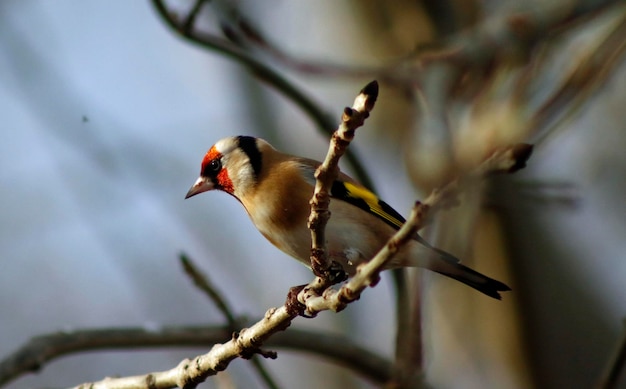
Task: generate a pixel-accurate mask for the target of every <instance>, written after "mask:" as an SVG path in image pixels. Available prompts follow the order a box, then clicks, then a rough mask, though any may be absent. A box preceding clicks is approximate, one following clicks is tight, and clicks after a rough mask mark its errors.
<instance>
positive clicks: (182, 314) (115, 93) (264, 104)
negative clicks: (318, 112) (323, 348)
mask: <svg viewBox="0 0 626 389" xmlns="http://www.w3.org/2000/svg"><path fill="white" fill-rule="evenodd" d="M518 3H519V4H518ZM565 3H567V4H569V5H570V6H571V5H572V4H577V2H575V1H569V2H565ZM570 3H571V4H570ZM580 3H583V2H582V1H581V2H580ZM587 3H589V4H592V5H590V6H589V8H590V9H591V8H593V7H594V6H593V4H594V2H587ZM167 4H168V6H169V7H172V9H174V10H176V11H177V12H179V13H180V14H181V15H184V14H185V12H187V11H188V10H189V9H190V8H191V7H192V6H193V2H191V1H182V0H179V1H172V2H169V3H167ZM540 4H541V2H515V1H508V2H492V1H467V2H465V1H442V2H437V1H409V0H403V1H398V2H385V1H374V0H371V1H365V2H357V1H348V0H346V1H340V2H337V1H329V0H324V1H315V2H288V1H284V0H283V1H281V0H268V1H264V2H262V3H260V2H254V1H239V2H234V1H233V2H231V1H213V2H210V3H207V4H206V5H205V6H204V7H203V9H202V12H200V14H199V16H198V26H199V27H198V28H200V29H202V30H203V31H206V32H207V33H214V34H217V35H219V34H221V31H220V26H222V27H223V29H224V30H227V31H230V33H231V38H232V37H234V38H237V37H238V35H237V34H238V33H241V32H240V31H238V30H237V29H236V27H237V25H238V24H237V23H239V22H240V21H241V20H247V21H249V22H251V23H253V24H254V26H255V28H257V29H258V31H259V32H261V33H262V34H263V38H264V40H265V41H264V42H262V43H263V44H259V42H258V41H257V42H255V41H254V40H251V41H249V42H246V41H245V39H246V36H239V38H240V42H241V44H242V46H243V47H246V44H248V45H249V46H248V47H249V48H250V51H251V52H253V53H255V55H257V56H258V57H259V58H262V59H264V60H265V61H267V63H270V64H272V65H273V66H275V67H276V69H277V71H278V73H279V74H281V75H283V76H285V77H286V78H287V79H288V81H289V82H290V83H292V85H294V86H295V87H297V88H298V89H300V90H302V91H304V92H305V93H306V94H307V95H308V96H310V97H311V98H312V99H313V101H315V102H317V104H319V106H320V107H321V108H322V109H323V110H324V112H326V113H328V115H330V117H332V118H335V121H336V122H338V121H339V118H340V113H341V111H342V109H343V107H344V106H346V105H351V104H352V101H353V99H354V97H355V95H356V94H357V92H358V91H359V89H360V88H361V87H362V86H364V85H365V84H366V83H367V82H369V81H370V80H372V79H374V78H378V79H379V81H380V82H381V90H380V95H379V100H378V103H377V106H376V108H375V110H374V111H373V113H372V117H371V119H370V120H368V121H367V122H366V125H365V127H364V128H362V129H360V130H359V133H358V135H357V137H356V140H355V141H354V142H353V144H352V146H351V150H352V151H353V152H354V153H355V155H356V156H357V158H358V159H359V160H360V161H361V163H362V164H363V165H364V166H365V168H366V171H367V172H368V174H369V176H370V177H371V179H372V182H373V184H374V186H375V188H374V189H375V190H376V192H377V193H378V194H379V195H380V196H381V197H382V198H383V199H385V201H387V202H388V203H390V204H391V205H392V206H394V207H395V208H396V209H397V210H398V211H400V212H401V213H403V214H405V215H406V214H408V211H409V209H410V207H411V205H412V203H413V201H414V200H415V199H416V198H423V197H425V196H426V195H427V194H428V193H429V191H430V190H431V189H433V188H434V187H437V186H438V185H441V184H442V183H444V182H445V181H446V180H448V179H449V178H450V177H453V176H455V175H457V174H459V173H462V172H465V171H467V170H468V169H470V168H471V167H472V166H475V165H476V163H477V161H480V160H481V159H482V158H484V157H485V156H486V155H487V154H488V153H489V151H490V150H493V148H495V147H498V146H501V145H506V144H511V143H514V142H522V141H523V142H532V143H536V147H535V153H534V155H533V156H532V158H531V159H530V161H529V163H528V168H527V169H525V170H523V171H521V172H520V173H519V174H516V175H514V176H510V177H509V176H507V177H498V178H496V179H494V180H490V181H489V182H488V183H485V184H478V183H476V184H475V185H473V186H472V187H471V189H470V190H468V193H467V195H466V196H464V197H463V202H462V204H461V206H460V207H459V208H457V209H454V210H452V211H446V212H443V213H442V214H441V215H439V216H440V217H439V218H438V220H437V223H436V226H435V227H433V228H430V229H429V230H428V231H427V236H429V237H430V239H431V240H432V241H433V242H436V243H437V245H439V246H441V247H443V248H445V249H447V250H449V251H451V252H453V253H454V254H456V255H457V256H459V257H460V258H462V260H463V261H464V263H467V264H468V265H469V266H471V267H473V268H474V269H476V270H478V271H480V272H483V273H485V274H487V275H489V276H491V277H494V278H496V279H499V280H502V281H504V282H505V283H507V284H509V285H511V286H512V288H513V291H512V292H509V293H506V294H505V295H504V296H503V300H502V301H496V300H492V299H489V298H487V297H485V296H483V295H481V294H479V293H475V292H473V291H472V290H470V289H468V288H467V287H466V286H464V285H461V284H458V283H455V282H453V281H451V280H449V279H444V278H443V277H440V276H438V275H432V274H427V273H420V272H419V271H417V272H414V273H415V274H413V276H412V277H413V278H412V279H419V280H421V281H420V285H421V287H420V290H421V298H422V302H423V311H422V313H423V317H422V320H423V321H422V328H423V330H424V335H423V336H424V338H423V342H424V346H423V352H424V362H423V368H424V372H425V376H426V380H427V382H428V383H429V384H431V385H432V386H433V387H436V388H459V387H463V388H504V387H506V388H530V387H568V388H587V387H590V386H593V385H594V384H596V383H597V382H598V380H599V377H600V375H601V372H602V370H603V369H604V368H605V367H606V366H607V363H608V360H609V357H610V355H611V353H612V352H613V350H614V349H615V348H616V347H617V346H618V341H619V339H620V337H621V336H622V333H623V324H622V321H623V318H624V317H625V316H626V286H625V284H624V280H625V279H626V258H625V254H624V253H625V252H626V241H625V239H624V238H625V237H626V205H625V203H624V191H625V189H626V188H625V182H626V154H625V153H624V152H623V149H624V146H625V145H626V132H625V131H624V129H625V128H624V123H626V121H625V119H626V118H625V116H624V106H625V102H626V93H625V91H626V76H625V74H626V68H625V66H624V65H623V58H621V50H623V49H622V46H623V42H622V41H623V38H622V37H623V36H624V35H616V34H617V33H616V32H615V31H622V30H619V28H622V29H623V26H622V25H623V24H624V15H625V14H626V12H625V9H624V6H623V5H620V4H618V5H617V6H613V7H604V8H602V9H600V10H599V11H594V12H591V13H589V16H587V17H585V18H583V19H582V20H581V21H576V23H559V24H558V25H557V26H556V27H558V28H556V29H551V30H549V31H546V32H545V33H541V34H538V36H533V37H532V38H529V39H527V41H524V42H522V43H521V44H520V45H519V46H520V47H507V45H506V44H505V45H502V42H498V41H497V40H496V41H494V42H493V45H494V46H496V49H495V50H494V51H496V53H497V54H496V55H494V56H493V58H490V59H489V60H487V61H483V62H480V61H479V60H477V61H479V62H480V63H479V64H477V63H472V61H471V60H472V59H474V57H471V56H469V58H470V59H469V60H468V63H466V64H463V65H461V67H462V68H463V71H462V72H463V75H464V76H463V77H461V76H459V74H455V73H451V72H450V69H449V68H448V67H445V66H438V67H432V68H424V69H425V70H424V73H423V74H420V75H419V77H416V76H415V75H414V74H413V73H412V72H419V71H421V70H422V67H421V63H420V62H419V61H417V60H416V58H418V53H420V50H421V48H423V47H424V46H423V45H426V44H431V43H433V42H438V44H441V42H443V43H444V44H445V43H446V42H452V43H453V44H458V43H459V42H461V43H463V42H465V41H464V39H468V40H469V39H475V40H478V41H480V40H481V39H483V38H481V35H479V34H470V33H469V32H470V31H483V32H484V31H487V32H489V31H496V32H497V31H498V29H502V25H501V23H500V22H499V21H500V19H498V16H499V15H506V14H509V13H511V12H514V11H515V10H521V11H523V12H528V15H531V16H533V17H535V16H537V15H542V17H545V18H546V19H549V17H550V15H552V14H551V13H548V14H545V13H544V11H545V10H544V9H543V8H540ZM554 4H559V2H555V3H554ZM567 9H568V11H567V12H573V11H571V9H574V7H573V6H572V7H571V9H570V8H567ZM550 10H551V11H550V12H553V13H555V14H558V12H561V11H562V10H561V9H560V8H558V7H556V8H554V9H552V8H551V9H550ZM533 12H538V13H537V14H533ZM562 12H565V11H562ZM576 12H578V14H576V15H581V14H583V13H584V10H583V11H580V10H578V9H577V11H576ZM574 13H575V12H574ZM531 16H529V18H530V17H531ZM244 17H245V18H246V19H243V18H244ZM565 19H566V18H565ZM530 20H534V19H530ZM525 21H526V20H522V22H525ZM509 22H511V20H509ZM540 22H541V23H544V22H545V20H543V19H541V20H540ZM499 23H500V24H499ZM541 23H539V22H538V23H537V25H539V24H541ZM522 24H523V23H521V24H520V25H522ZM483 27H484V28H483ZM518 27H519V26H518ZM535 27H536V25H535V24H532V23H531V24H524V25H523V26H522V27H520V29H523V28H528V29H531V30H532V28H535ZM524 31H526V30H524ZM524 31H522V33H520V36H523V37H526V36H525V35H523V32H524ZM496 36H499V35H497V34H496ZM503 36H504V37H505V38H507V39H510V36H508V35H507V34H503ZM615 36H617V37H618V38H619V39H616V38H615ZM248 38H249V37H248ZM235 40H236V39H235ZM255 44H256V46H255ZM499 44H500V45H502V47H500V46H498V45H499ZM460 47H463V46H462V45H461V46H460ZM268 48H269V49H268ZM607 53H614V54H613V56H611V55H609V54H607ZM603 55H604V56H603ZM466 59H467V58H466ZM303 64H304V65H309V66H302V65H303ZM433 69H434V70H433ZM414 76H415V77H414ZM447 79H455V80H457V82H446V80H447ZM416 80H417V81H416ZM458 80H461V81H458ZM411 81H415V84H416V85H418V87H415V85H414V84H412V83H411ZM0 85H1V87H0V115H1V117H2V124H1V127H2V131H0V159H1V162H2V166H3V168H2V169H1V170H0V176H1V177H2V186H1V190H0V202H1V204H2V211H1V218H0V256H1V257H2V261H1V262H0V288H1V289H0V291H1V293H0V312H1V314H0V358H4V357H6V356H8V355H9V354H10V353H11V352H13V351H14V350H16V349H17V348H18V347H20V346H21V345H23V344H24V343H25V342H27V341H28V340H29V339H30V338H31V337H33V336H35V335H39V334H44V333H50V332H55V331H68V330H73V329H82V328H106V327H123V326H144V327H147V328H154V329H158V328H160V327H162V326H171V325H183V324H184V325H188V324H194V325H202V324H222V323H224V319H223V317H222V316H221V315H220V314H219V312H218V311H217V309H215V307H214V306H213V305H212V303H211V302H210V301H208V300H207V299H206V298H205V297H204V296H203V295H202V294H200V293H199V292H198V291H197V290H196V289H195V288H194V287H193V285H192V284H191V282H190V281H189V279H188V278H187V277H186V276H185V275H184V273H183V271H182V269H181V266H180V264H179V262H178V256H179V254H180V253H181V252H182V251H184V252H186V253H188V254H189V256H190V257H191V258H193V259H194V260H195V261H196V263H197V264H198V265H199V266H200V267H201V268H202V270H203V271H205V272H206V273H207V274H209V276H210V277H211V279H212V280H213V282H214V283H215V284H216V285H217V287H218V288H219V289H220V290H221V291H222V292H223V293H224V294H225V295H226V296H227V299H228V300H229V301H230V302H231V304H232V305H233V307H235V309H236V311H237V313H239V314H245V315H247V316H248V317H250V318H256V317H261V316H262V315H263V313H264V312H265V311H266V310H267V309H268V308H269V307H273V306H279V305H281V304H282V303H283V302H284V298H285V296H286V294H287V291H288V289H289V287H291V286H293V285H299V284H303V283H307V282H308V281H309V280H310V279H311V278H312V276H311V274H310V272H309V270H307V269H306V268H305V267H303V266H302V265H300V264H298V263H297V262H295V261H293V260H291V259H290V258H288V257H287V256H286V255H284V254H282V253H281V252H279V251H278V250H277V249H275V248H274V247H273V246H271V244H269V243H268V242H267V241H266V240H265V239H264V238H263V237H262V236H261V235H260V234H259V233H258V232H257V231H256V229H255V228H254V227H253V226H252V224H251V223H250V221H249V220H248V218H247V215H246V213H245V212H244V210H243V209H242V207H241V206H240V204H239V203H238V202H237V201H235V200H234V199H232V198H231V197H229V196H227V195H225V194H223V193H208V194H204V195H202V196H198V197H194V198H193V199H190V200H186V201H184V200H183V198H184V195H185V193H186V192H187V190H188V189H189V187H190V186H191V184H192V183H193V182H194V180H195V179H196V177H197V175H198V172H199V167H200V161H201V159H202V157H203V155H204V153H205V152H206V150H207V149H208V148H209V147H210V146H211V145H212V144H213V143H215V141H217V140H218V139H220V138H222V137H225V136H230V135H240V134H247V135H254V136H261V137H263V138H265V139H267V140H268V141H270V142H271V143H272V144H273V145H274V146H275V147H276V148H278V149H280V150H283V151H286V152H289V153H292V154H298V155H303V156H307V157H310V158H315V159H323V158H324V156H325V153H326V150H327V147H328V146H327V139H328V137H327V136H326V135H324V134H323V133H322V132H321V131H320V130H319V129H318V127H317V126H316V124H315V123H314V121H313V120H311V118H310V117H309V116H307V115H306V114H305V113H304V112H303V111H302V110H301V109H300V108H298V107H297V106H296V105H295V104H294V103H293V101H291V100H290V99H288V98H286V97H285V96H284V95H282V94H281V93H279V92H277V91H276V89H274V88H272V87H270V86H268V85H267V84H266V83H263V82H261V81H259V80H258V79H257V78H255V77H254V76H252V75H251V74H250V72H249V71H248V70H247V69H246V68H245V67H243V66H242V65H241V64H240V63H238V62H237V61H235V60H232V59H230V58H226V57H225V56H223V55H220V54H219V53H216V52H213V51H209V50H207V49H205V48H202V47H199V46H198V45H193V44H190V43H189V42H188V41H186V40H184V39H181V38H180V37H178V36H176V35H175V34H174V33H173V32H172V30H171V29H169V28H167V26H166V24H165V23H164V21H163V18H162V16H160V15H159V14H157V12H156V11H155V8H154V7H153V5H152V4H151V3H150V2H148V1H133V2H127V1H120V0H111V1H107V2H103V1H93V0H85V1H82V2H75V1H68V0H56V1H54V2H53V1H42V0H39V1H36V0H25V1H24V0H22V1H17V0H5V1H2V2H0ZM442 86H443V88H442ZM446 87H447V88H448V89H446ZM344 163H345V161H344ZM344 169H345V170H346V171H347V172H353V169H352V167H351V166H350V165H349V164H344ZM393 302H394V292H393V286H392V281H391V278H390V277H383V282H381V283H380V284H379V285H378V286H377V287H376V288H374V289H370V290H367V291H366V292H365V293H364V294H363V296H362V298H361V299H360V300H359V301H358V302H356V303H355V304H352V305H351V306H350V307H349V308H348V309H346V310H345V311H344V312H341V313H339V314H335V313H332V312H325V313H323V314H320V315H319V316H318V317H317V318H315V319H314V320H306V319H297V320H296V321H295V322H294V327H298V328H315V329H320V330H324V331H328V332H329V333H335V334H344V335H347V336H349V337H351V338H352V339H354V340H355V341H357V342H358V343H360V344H362V345H364V346H365V347H367V348H368V349H370V350H372V351H375V352H377V353H379V354H381V355H382V356H385V357H387V358H390V359H391V358H392V357H393V355H394V342H395V331H396V329H395V325H396V323H395V312H394V303H393ZM206 351H207V350H206V348H197V349H179V350H176V351H172V350H165V351H155V350H150V351H132V352H130V351H129V352H92V353H87V354H79V355H73V356H67V357H63V358H61V359H58V360H55V361H53V362H51V363H50V364H47V365H45V366H44V367H43V368H42V370H41V371H40V372H38V373H37V374H28V375H25V376H23V377H21V378H19V379H18V380H16V381H14V382H12V383H11V384H9V385H8V386H7V387H8V388H11V389H13V388H32V387H65V386H70V385H77V384H80V383H81V382H85V381H95V380H99V379H102V378H104V377H106V376H114V375H116V376H117V375H119V376H125V375H134V374H142V373H147V372H150V371H157V370H165V369H169V368H171V367H174V366H175V365H176V364H177V363H178V362H179V361H180V360H181V359H183V358H185V357H193V356H195V355H197V354H199V353H203V352H206ZM278 351H279V357H278V359H277V360H275V361H268V362H267V366H268V368H269V369H270V371H271V372H272V373H273V374H275V377H276V378H277V380H278V381H279V383H280V384H281V385H282V386H283V387H285V388H292V387H298V388H318V387H320V384H321V383H323V384H324V385H325V386H324V387H327V388H345V387H360V388H361V387H362V388H370V387H374V385H373V384H372V383H371V382H367V381H365V380H363V379H362V378H359V376H358V375H354V374H352V373H351V372H349V371H348V370H346V369H344V368H341V367H337V366H334V365H333V364H331V363H330V362H328V361H325V360H322V359H319V358H317V357H315V358H312V357H310V356H309V355H308V354H306V353H303V352H302V353H301V352H292V351H284V350H278ZM320 372H323V374H320ZM220 376H221V378H219V377H220ZM230 381H232V383H233V385H235V386H236V387H241V388H250V387H262V386H261V383H260V382H259V380H258V377H257V376H256V374H255V373H254V372H253V371H252V370H251V369H250V366H249V363H248V362H247V361H244V360H236V361H234V362H233V363H232V364H231V365H230V366H229V368H228V370H227V371H226V372H225V373H221V374H220V375H218V378H209V380H208V381H207V382H206V383H204V384H202V385H200V387H204V388H213V387H228V386H224V385H228V384H229V383H225V382H230ZM625 387H626V386H625Z"/></svg>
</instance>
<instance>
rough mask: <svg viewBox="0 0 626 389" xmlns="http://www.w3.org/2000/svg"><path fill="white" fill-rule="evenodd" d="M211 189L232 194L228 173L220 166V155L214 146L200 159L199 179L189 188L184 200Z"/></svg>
mask: <svg viewBox="0 0 626 389" xmlns="http://www.w3.org/2000/svg"><path fill="white" fill-rule="evenodd" d="M213 189H220V190H223V191H225V192H227V193H230V194H232V193H233V184H232V181H231V180H230V178H229V177H228V171H227V170H226V169H225V168H224V167H223V166H222V154H221V153H220V152H219V151H217V150H216V149H215V146H213V147H211V149H210V150H209V151H208V152H207V153H206V155H205V156H204V159H202V165H201V168H200V177H198V179H197V180H196V182H195V183H194V184H193V185H192V186H191V188H190V189H189V192H187V195H186V196H185V198H186V199H188V198H190V197H192V196H195V195H197V194H200V193H203V192H206V191H209V190H213Z"/></svg>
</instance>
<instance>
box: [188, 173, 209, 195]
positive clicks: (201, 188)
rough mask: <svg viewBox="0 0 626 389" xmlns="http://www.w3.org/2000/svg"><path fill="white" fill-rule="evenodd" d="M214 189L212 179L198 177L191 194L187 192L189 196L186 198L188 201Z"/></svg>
mask: <svg viewBox="0 0 626 389" xmlns="http://www.w3.org/2000/svg"><path fill="white" fill-rule="evenodd" d="M214 187H215V185H213V182H212V181H211V179H210V178H205V177H198V179H197V180H196V182H195V184H193V185H192V186H191V189H189V192H187V195H186V196H185V198H186V199H188V198H190V197H191V196H195V195H197V194H200V193H202V192H206V191H207V190H211V189H213V188H214Z"/></svg>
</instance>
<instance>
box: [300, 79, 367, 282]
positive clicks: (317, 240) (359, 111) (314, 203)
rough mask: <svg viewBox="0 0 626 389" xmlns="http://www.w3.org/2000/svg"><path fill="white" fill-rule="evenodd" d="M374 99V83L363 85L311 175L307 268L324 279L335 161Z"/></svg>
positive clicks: (346, 146) (345, 148) (363, 119)
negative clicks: (312, 176)
mask: <svg viewBox="0 0 626 389" xmlns="http://www.w3.org/2000/svg"><path fill="white" fill-rule="evenodd" d="M377 98H378V82H376V81H372V82H370V83H369V84H367V85H366V86H365V87H364V88H363V89H362V90H361V92H360V93H359V95H358V96H357V97H356V99H355V100H354V104H353V105H352V108H349V107H346V109H344V111H343V115H342V117H341V124H340V125H339V128H337V130H336V131H335V132H334V133H333V136H332V137H331V140H330V146H329V148H328V153H327V154H326V158H325V159H324V162H323V163H322V164H321V165H320V166H319V167H318V168H317V170H316V171H315V179H316V181H315V191H314V192H313V197H312V198H311V201H310V204H311V214H310V215H309V222H308V226H309V228H310V229H311V242H312V246H311V268H312V269H313V273H315V275H316V276H318V277H321V278H325V279H326V278H329V277H328V269H329V268H330V261H329V259H328V256H327V254H326V234H325V229H326V224H327V223H328V219H329V218H330V212H329V211H328V205H329V204H330V188H331V186H332V184H333V182H334V181H335V180H336V179H337V175H338V174H339V159H340V158H341V157H342V156H343V155H344V153H345V152H346V150H347V148H348V146H349V145H350V142H351V141H352V139H353V138H354V133H355V131H356V129H357V128H359V127H361V126H362V125H363V123H364V121H365V119H367V117H368V116H369V113H370V111H371V110H372V109H373V108H374V104H375V103H376V99H377Z"/></svg>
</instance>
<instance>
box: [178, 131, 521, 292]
mask: <svg viewBox="0 0 626 389" xmlns="http://www.w3.org/2000/svg"><path fill="white" fill-rule="evenodd" d="M319 165H320V162H318V161H314V160H311V159H306V158H300V157H296V156H292V155H288V154H283V153H281V152H279V151H278V150H276V149H274V148H273V147H272V146H271V145H270V144H269V143H268V142H266V141H265V140H263V139H259V138H254V137H250V136H236V137H228V138H224V139H221V140H219V141H218V142H217V143H216V144H215V145H214V146H213V147H211V148H210V149H209V151H208V152H207V153H206V155H205V156H204V159H203V160H202V165H201V169H200V177H198V179H197V180H196V182H195V183H194V184H193V186H192V187H191V189H189V192H187V195H186V197H185V198H186V199H187V198H189V197H192V196H195V195H197V194H199V193H203V192H206V191H209V190H213V189H218V190H221V191H224V192H226V193H228V194H230V195H232V196H233V197H235V198H236V199H237V200H239V202H241V204H242V205H243V206H244V208H245V209H246V211H247V212H248V215H249V216H250V219H251V220H252V223H254V225H255V226H256V228H257V229H258V230H259V231H260V232H261V234H263V236H265V238H267V240H269V241H270V242H271V243H272V244H273V245H274V246H276V247H277V248H279V249H280V250H282V251H283V252H285V253H287V254H289V255H290V256H292V257H294V258H295V259H297V260H298V261H300V262H302V263H304V264H305V265H306V266H309V267H310V262H309V256H310V250H311V233H310V230H309V229H308V227H307V220H308V216H309V213H310V206H309V200H310V199H311V196H312V195H313V189H314V186H315V178H314V172H315V169H316V168H317V167H318V166H319ZM330 195H331V202H330V206H329V210H330V212H331V217H330V220H329V222H328V224H327V227H326V237H327V250H328V255H329V257H330V259H331V260H332V261H335V262H337V263H339V264H341V266H342V267H343V269H344V271H346V272H347V273H348V274H349V275H353V274H354V273H355V271H356V267H357V265H359V264H360V263H362V262H363V261H367V260H369V259H371V258H372V257H373V256H374V255H375V254H376V253H377V252H378V251H379V250H380V249H381V248H382V247H383V246H384V244H385V243H386V242H387V240H388V239H389V238H390V237H391V236H392V235H393V234H394V233H395V232H396V231H397V230H398V229H399V228H400V227H401V226H402V224H403V223H404V222H405V219H404V218H403V217H402V216H401V215H400V214H399V213H398V212H396V211H395V210H394V209H393V208H392V207H391V206H389V205H388V204H387V203H385V202H384V201H382V200H380V199H378V197H376V195H374V194H373V193H372V192H371V191H369V190H368V189H366V188H364V187H363V186H361V185H359V184H358V183H357V182H356V181H355V180H353V179H352V178H350V177H348V176H347V175H345V174H343V173H340V174H339V177H338V178H337V180H336V181H335V182H334V184H333V185H332V188H331V193H330ZM404 266H419V267H423V268H426V269H429V270H432V271H434V272H437V273H440V274H443V275H445V276H448V277H450V278H453V279H455V280H458V281H460V282H462V283H464V284H466V285H469V286H471V287H472V288H474V289H476V290H478V291H480V292H482V293H484V294H486V295H488V296H491V297H494V298H497V299H500V298H501V297H500V294H499V293H498V292H499V291H508V290H511V289H510V288H509V287H508V286H507V285H505V284H503V283H502V282H500V281H496V280H494V279H491V278H489V277H487V276H485V275H483V274H481V273H478V272H476V271H474V270H472V269H470V268H468V267H466V266H463V265H461V264H460V263H459V260H458V259H456V258H455V257H454V256H452V255H451V254H449V253H446V252H445V251H442V250H439V249H437V248H434V247H432V246H430V245H429V244H428V243H427V242H426V241H425V240H424V239H423V238H422V237H420V236H419V235H417V234H416V235H415V237H414V240H413V241H411V242H410V243H409V244H408V245H407V246H405V247H404V248H403V249H402V250H401V251H400V252H399V253H398V254H397V255H396V256H395V257H394V258H393V259H392V261H391V262H390V263H389V265H388V266H387V269H391V268H398V267H404Z"/></svg>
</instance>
